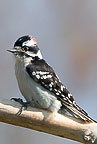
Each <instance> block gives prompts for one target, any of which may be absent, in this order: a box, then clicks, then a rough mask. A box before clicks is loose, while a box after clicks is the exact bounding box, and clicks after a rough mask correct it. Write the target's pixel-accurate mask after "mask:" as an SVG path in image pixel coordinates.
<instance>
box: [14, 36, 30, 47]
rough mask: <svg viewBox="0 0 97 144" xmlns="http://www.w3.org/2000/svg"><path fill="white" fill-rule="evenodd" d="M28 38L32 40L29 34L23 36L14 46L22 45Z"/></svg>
mask: <svg viewBox="0 0 97 144" xmlns="http://www.w3.org/2000/svg"><path fill="white" fill-rule="evenodd" d="M28 40H30V37H29V36H28V35H27V36H22V37H20V38H19V39H18V40H17V41H16V42H15V44H14V47H16V46H19V47H22V44H23V43H24V42H26V41H28Z"/></svg>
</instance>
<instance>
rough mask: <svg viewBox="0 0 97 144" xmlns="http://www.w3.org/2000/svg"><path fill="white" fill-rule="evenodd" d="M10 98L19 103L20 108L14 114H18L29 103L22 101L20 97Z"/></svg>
mask: <svg viewBox="0 0 97 144" xmlns="http://www.w3.org/2000/svg"><path fill="white" fill-rule="evenodd" d="M11 100H14V101H15V102H18V103H20V104H21V108H20V109H19V111H18V112H17V113H16V115H20V114H21V113H22V111H23V110H26V109H27V107H28V106H29V105H30V102H24V101H23V100H22V99H21V98H11Z"/></svg>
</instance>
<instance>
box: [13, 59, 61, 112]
mask: <svg viewBox="0 0 97 144" xmlns="http://www.w3.org/2000/svg"><path fill="white" fill-rule="evenodd" d="M15 74H16V78H17V81H18V86H19V89H20V91H21V93H22V95H23V96H24V98H25V99H26V100H27V101H30V102H31V101H33V100H34V103H35V105H36V106H38V107H41V108H45V109H49V110H50V111H58V110H59V109H60V107H61V103H60V101H58V100H57V98H56V97H55V95H54V94H53V93H51V92H50V91H48V90H47V89H45V88H44V87H42V86H41V85H40V84H38V83H36V82H35V81H34V80H33V79H32V78H31V77H30V76H29V74H28V73H27V72H26V70H25V67H24V64H23V63H22V62H21V61H19V60H17V61H16V64H15Z"/></svg>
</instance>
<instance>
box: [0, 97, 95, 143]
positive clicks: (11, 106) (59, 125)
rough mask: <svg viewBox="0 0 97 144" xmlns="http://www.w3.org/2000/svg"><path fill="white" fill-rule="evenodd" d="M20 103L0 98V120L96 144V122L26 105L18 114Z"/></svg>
mask: <svg viewBox="0 0 97 144" xmlns="http://www.w3.org/2000/svg"><path fill="white" fill-rule="evenodd" d="M20 107H21V105H20V104H19V103H17V102H14V101H11V100H6V99H3V100H0V122H4V123H8V124H12V125H15V126H21V127H25V128H29V129H33V130H37V131H40V132H45V133H49V134H53V135H56V136H60V137H63V138H67V139H71V140H75V141H78V142H81V143H87V144H91V143H95V144H97V123H95V122H93V123H88V122H84V121H81V120H78V119H76V118H72V117H69V116H65V115H61V114H58V113H51V112H49V111H46V110H43V109H38V108H32V107H28V108H27V110H23V112H22V113H21V114H20V115H17V114H16V113H17V112H18V111H19V109H20Z"/></svg>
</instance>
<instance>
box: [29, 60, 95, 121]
mask: <svg viewBox="0 0 97 144" xmlns="http://www.w3.org/2000/svg"><path fill="white" fill-rule="evenodd" d="M26 70H27V72H28V74H29V75H30V77H31V78H32V79H33V80H34V81H36V82H37V83H39V84H41V85H42V86H43V87H45V88H46V89H47V90H49V91H51V92H53V93H54V94H55V96H56V97H57V99H58V100H60V101H61V103H62V106H63V107H65V108H66V109H67V110H68V111H69V112H70V113H72V114H73V115H74V116H76V117H80V118H82V119H83V120H88V121H92V120H91V118H89V117H88V114H87V113H86V112H85V111H84V110H83V109H81V108H80V107H79V106H78V105H77V104H76V102H75V100H74V98H73V96H72V95H71V94H70V92H69V91H68V90H67V88H66V87H64V85H63V84H62V83H61V82H60V80H59V78H58V77H57V75H56V74H55V72H54V70H53V69H52V68H51V67H50V66H49V65H48V64H47V63H46V62H45V61H44V60H43V59H42V60H37V61H32V62H31V64H30V65H28V66H27V67H26Z"/></svg>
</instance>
